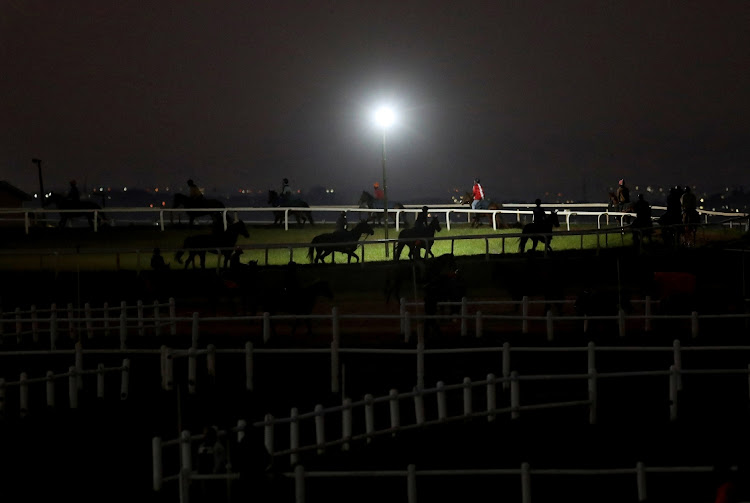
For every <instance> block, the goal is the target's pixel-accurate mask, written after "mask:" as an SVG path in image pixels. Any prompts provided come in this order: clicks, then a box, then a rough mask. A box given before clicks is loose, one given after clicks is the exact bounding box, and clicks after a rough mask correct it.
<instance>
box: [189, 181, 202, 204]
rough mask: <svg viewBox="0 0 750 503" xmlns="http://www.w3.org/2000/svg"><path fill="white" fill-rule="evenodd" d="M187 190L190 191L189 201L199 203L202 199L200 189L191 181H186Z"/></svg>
mask: <svg viewBox="0 0 750 503" xmlns="http://www.w3.org/2000/svg"><path fill="white" fill-rule="evenodd" d="M187 184H188V188H189V189H190V194H188V195H189V196H190V198H191V199H193V200H194V201H199V200H202V199H203V192H201V189H200V188H199V187H198V186H197V185H196V184H195V182H194V181H193V179H192V178H191V179H190V180H188V181H187Z"/></svg>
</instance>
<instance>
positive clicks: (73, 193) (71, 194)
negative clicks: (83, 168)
mask: <svg viewBox="0 0 750 503" xmlns="http://www.w3.org/2000/svg"><path fill="white" fill-rule="evenodd" d="M67 198H68V200H69V201H75V202H76V203H77V202H79V201H80V200H81V194H80V193H79V192H78V186H77V185H76V181H75V180H71V181H70V190H68V196H67Z"/></svg>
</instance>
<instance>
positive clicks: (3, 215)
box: [0, 203, 749, 234]
mask: <svg viewBox="0 0 750 503" xmlns="http://www.w3.org/2000/svg"><path fill="white" fill-rule="evenodd" d="M422 206H423V205H421V204H414V205H408V207H406V208H402V209H397V208H389V209H388V210H387V213H388V216H389V218H390V217H393V218H394V219H395V227H396V230H399V228H400V227H401V226H402V225H403V221H404V216H405V215H408V214H417V213H419V212H420V211H421V207H422ZM533 206H534V205H531V204H524V203H519V204H506V205H505V206H504V208H503V209H499V210H472V209H470V208H466V207H465V206H464V205H460V204H439V205H431V206H430V212H431V213H434V214H443V215H444V218H445V224H446V226H447V228H448V229H450V226H451V216H453V215H466V221H467V222H470V221H471V215H472V214H487V215H491V216H492V221H493V229H494V230H497V217H498V216H500V217H502V216H503V215H511V216H515V218H516V221H517V222H520V221H521V216H522V215H531V214H532V211H531V209H532V208H533ZM545 208H546V209H548V210H550V209H558V211H559V212H560V215H561V216H564V217H565V221H566V224H567V226H568V230H570V220H571V218H572V217H576V216H579V217H588V218H595V219H596V222H597V228H601V225H602V224H601V221H602V219H604V220H605V224H606V225H609V219H610V217H612V218H614V219H615V220H619V224H620V225H621V226H622V223H623V220H624V218H625V217H626V216H635V214H634V213H626V212H619V211H609V210H608V209H607V205H606V204H605V203H588V204H548V205H545ZM598 208H601V209H598ZM208 210H213V209H212V208H208ZM305 210H306V211H307V209H305ZM652 210H653V211H663V210H666V208H665V207H662V206H652ZM206 211H207V209H206V208H193V209H185V208H102V209H93V210H90V209H75V210H58V209H51V208H50V209H46V208H3V209H0V219H1V220H6V221H11V222H12V221H19V222H23V225H24V228H25V231H26V233H27V234H28V233H29V232H30V229H31V227H32V226H33V225H35V223H36V222H49V221H50V220H51V219H56V218H57V216H58V215H59V214H61V213H76V214H79V215H80V214H82V213H89V212H90V213H91V214H92V218H93V220H92V222H93V226H94V231H95V232H97V231H98V229H99V219H100V218H105V219H107V221H108V222H109V224H110V225H113V224H114V223H115V222H116V221H117V219H116V215H118V214H120V215H130V214H144V215H146V217H145V220H144V221H143V222H144V223H147V224H149V225H154V226H158V227H159V228H160V229H161V230H162V231H164V230H165V229H166V226H167V224H168V223H171V222H172V221H173V219H174V215H175V213H177V214H181V213H190V212H194V213H205V212H206ZM215 211H216V213H218V214H221V215H222V218H223V220H224V224H225V226H226V222H227V219H228V217H232V218H239V217H240V216H241V215H242V214H244V215H257V214H265V215H267V214H268V213H271V212H283V213H284V229H285V230H289V224H290V223H293V222H295V221H296V220H295V217H294V213H295V212H299V211H300V209H299V208H296V207H262V208H253V207H234V208H215ZM309 211H312V212H316V213H331V214H332V221H333V220H334V219H335V216H336V215H338V214H339V213H340V212H341V211H346V212H348V213H353V214H361V215H366V214H369V213H372V212H373V210H372V209H367V208H359V207H356V206H341V205H339V206H311V207H310V209H309ZM379 211H382V210H379ZM698 213H699V214H700V215H701V217H702V219H703V221H704V223H708V222H709V218H711V217H713V218H715V217H721V218H731V219H735V218H737V219H738V222H739V224H738V225H744V226H745V228H747V226H748V225H749V223H748V222H742V219H747V216H748V215H747V214H746V213H738V212H734V213H730V212H717V211H709V210H703V209H700V210H698ZM50 214H51V217H50ZM166 217H168V218H166ZM290 218H291V219H292V220H291V222H290ZM123 221H124V222H125V223H133V221H132V220H127V219H126V218H123ZM729 225H732V223H730V224H729Z"/></svg>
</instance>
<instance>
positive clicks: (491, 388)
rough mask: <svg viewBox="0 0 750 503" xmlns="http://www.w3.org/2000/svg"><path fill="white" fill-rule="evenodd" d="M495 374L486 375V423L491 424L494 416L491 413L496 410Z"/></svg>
mask: <svg viewBox="0 0 750 503" xmlns="http://www.w3.org/2000/svg"><path fill="white" fill-rule="evenodd" d="M495 384H496V379H495V374H487V412H489V414H487V421H488V422H492V421H494V420H495V414H494V413H493V411H494V410H495V409H497V392H496V390H495V388H496V386H495Z"/></svg>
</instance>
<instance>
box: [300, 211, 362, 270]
mask: <svg viewBox="0 0 750 503" xmlns="http://www.w3.org/2000/svg"><path fill="white" fill-rule="evenodd" d="M365 234H366V235H368V236H372V235H373V234H375V231H374V230H373V228H372V227H371V226H370V224H368V223H367V221H365V220H360V221H359V222H358V223H357V225H355V226H354V228H353V229H351V230H344V231H337V232H328V233H326V234H318V235H317V236H315V237H314V238H313V239H312V242H311V243H310V248H309V250H308V251H307V258H309V259H310V262H313V263H315V264H317V263H318V262H320V263H324V259H325V258H326V257H327V256H328V255H331V263H333V253H334V252H339V253H346V255H347V263H351V261H352V257H354V258H355V259H356V260H357V262H359V257H358V256H357V254H356V253H355V251H356V250H357V241H359V238H360V237H362V235H365Z"/></svg>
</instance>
